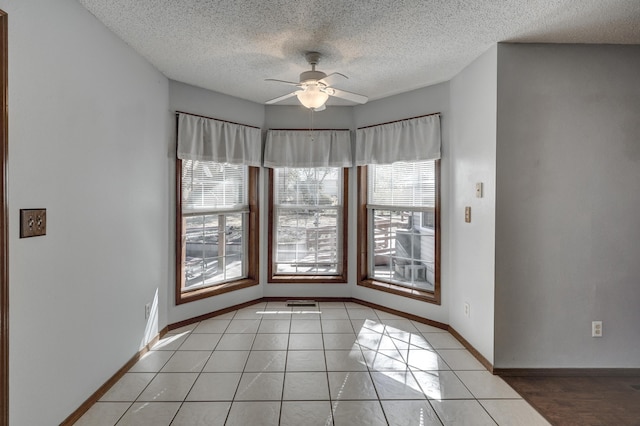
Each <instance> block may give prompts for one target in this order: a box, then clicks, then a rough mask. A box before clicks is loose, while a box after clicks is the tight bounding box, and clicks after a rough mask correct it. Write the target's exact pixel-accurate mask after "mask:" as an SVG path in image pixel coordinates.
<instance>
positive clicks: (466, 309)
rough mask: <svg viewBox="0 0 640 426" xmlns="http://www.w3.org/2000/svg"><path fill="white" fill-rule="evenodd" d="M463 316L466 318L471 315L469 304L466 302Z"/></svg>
mask: <svg viewBox="0 0 640 426" xmlns="http://www.w3.org/2000/svg"><path fill="white" fill-rule="evenodd" d="M464 316H465V317H467V318H469V317H471V306H470V305H469V304H468V303H465V304H464Z"/></svg>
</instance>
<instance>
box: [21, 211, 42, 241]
mask: <svg viewBox="0 0 640 426" xmlns="http://www.w3.org/2000/svg"><path fill="white" fill-rule="evenodd" d="M46 233H47V209H20V238H29V237H40V236H42V235H46Z"/></svg>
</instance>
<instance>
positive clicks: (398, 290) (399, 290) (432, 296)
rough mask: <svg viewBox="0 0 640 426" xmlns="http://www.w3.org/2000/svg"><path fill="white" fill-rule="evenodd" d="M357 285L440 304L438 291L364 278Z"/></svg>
mask: <svg viewBox="0 0 640 426" xmlns="http://www.w3.org/2000/svg"><path fill="white" fill-rule="evenodd" d="M358 285H360V286H363V287H368V288H372V289H374V290H379V291H384V292H386V293H391V294H395V295H398V296H404V297H408V298H411V299H416V300H420V301H422V302H427V303H433V304H434V305H440V293H439V292H438V291H436V292H429V291H424V290H418V289H414V288H407V287H403V286H400V285H397V284H391V283H387V282H383V281H376V280H372V279H364V280H362V281H359V282H358ZM436 290H437V286H436Z"/></svg>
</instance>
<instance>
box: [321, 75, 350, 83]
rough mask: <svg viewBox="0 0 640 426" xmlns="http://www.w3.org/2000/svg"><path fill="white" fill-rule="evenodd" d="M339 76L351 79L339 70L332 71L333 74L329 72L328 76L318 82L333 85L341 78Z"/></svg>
mask: <svg viewBox="0 0 640 426" xmlns="http://www.w3.org/2000/svg"><path fill="white" fill-rule="evenodd" d="M338 77H343V78H346V79H347V80H348V79H349V77H347V76H346V75H344V74H341V73H339V72H332V73H331V74H329V75H328V76H326V77H325V78H323V79H322V80H319V81H318V83H322V84H324V85H325V86H331V85H332V84H333V83H335V82H336V81H337V80H340V78H338Z"/></svg>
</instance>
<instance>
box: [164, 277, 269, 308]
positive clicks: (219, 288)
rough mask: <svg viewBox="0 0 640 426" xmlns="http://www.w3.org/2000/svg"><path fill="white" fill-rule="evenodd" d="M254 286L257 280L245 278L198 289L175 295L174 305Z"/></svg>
mask: <svg viewBox="0 0 640 426" xmlns="http://www.w3.org/2000/svg"><path fill="white" fill-rule="evenodd" d="M254 285H258V280H255V279H251V278H246V279H242V280H238V281H232V282H228V283H223V284H218V285H214V286H211V287H205V288H200V289H197V290H188V291H183V292H181V293H179V294H177V295H176V305H181V304H183V303H188V302H193V301H195V300H200V299H205V298H207V297H212V296H217V295H219V294H223V293H228V292H230V291H236V290H240V289H243V288H247V287H252V286H254Z"/></svg>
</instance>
